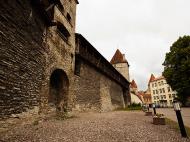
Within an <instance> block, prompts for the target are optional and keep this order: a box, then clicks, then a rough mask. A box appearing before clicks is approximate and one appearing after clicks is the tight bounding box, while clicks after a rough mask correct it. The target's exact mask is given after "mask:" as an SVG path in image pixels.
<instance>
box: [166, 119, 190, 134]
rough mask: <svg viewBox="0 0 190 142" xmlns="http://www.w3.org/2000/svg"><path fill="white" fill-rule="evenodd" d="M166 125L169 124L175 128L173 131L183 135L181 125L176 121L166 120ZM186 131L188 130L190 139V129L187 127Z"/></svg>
mask: <svg viewBox="0 0 190 142" xmlns="http://www.w3.org/2000/svg"><path fill="white" fill-rule="evenodd" d="M166 124H168V125H169V126H170V127H171V128H173V129H175V130H177V131H178V132H179V133H181V132H180V128H179V124H178V123H177V122H176V121H173V120H171V119H169V118H166ZM185 130H186V133H187V135H188V137H190V127H187V126H185Z"/></svg>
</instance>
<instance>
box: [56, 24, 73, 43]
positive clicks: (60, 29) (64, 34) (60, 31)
mask: <svg viewBox="0 0 190 142" xmlns="http://www.w3.org/2000/svg"><path fill="white" fill-rule="evenodd" d="M57 31H58V34H59V35H60V36H61V37H62V38H63V39H64V40H65V41H68V40H69V37H70V33H69V31H68V30H67V29H66V27H65V26H64V25H63V24H61V23H60V22H58V23H57Z"/></svg>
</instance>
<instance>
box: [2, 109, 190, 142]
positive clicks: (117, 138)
mask: <svg viewBox="0 0 190 142" xmlns="http://www.w3.org/2000/svg"><path fill="white" fill-rule="evenodd" d="M0 141H3V142H4V141H5V142H190V140H189V139H185V138H181V135H180V134H179V133H178V132H176V131H175V130H173V129H171V127H170V126H168V125H153V124H152V117H151V116H144V113H143V112H139V111H136V112H124V111H115V112H109V113H82V114H79V115H78V116H77V117H76V118H72V119H67V120H56V119H50V120H47V121H43V122H40V123H39V124H35V125H34V124H33V125H23V126H20V127H16V128H14V129H12V130H11V131H9V132H7V133H6V134H5V135H4V136H3V137H1V138H0Z"/></svg>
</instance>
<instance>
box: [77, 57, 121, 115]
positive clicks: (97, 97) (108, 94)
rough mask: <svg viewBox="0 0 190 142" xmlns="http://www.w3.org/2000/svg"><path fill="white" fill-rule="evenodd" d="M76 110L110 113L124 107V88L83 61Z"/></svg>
mask: <svg viewBox="0 0 190 142" xmlns="http://www.w3.org/2000/svg"><path fill="white" fill-rule="evenodd" d="M78 84H79V88H78V90H77V94H76V108H77V109H78V110H80V111H100V112H104V111H110V110H113V109H115V108H118V107H124V100H123V90H122V87H121V86H120V85H119V84H117V83H115V82H113V81H112V80H110V79H109V78H108V77H106V76H105V75H104V74H102V73H101V72H99V71H98V70H96V69H95V68H94V67H93V66H90V64H88V63H86V62H85V61H82V63H81V68H80V77H79V79H78Z"/></svg>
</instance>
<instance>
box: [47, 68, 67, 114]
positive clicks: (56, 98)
mask: <svg viewBox="0 0 190 142" xmlns="http://www.w3.org/2000/svg"><path fill="white" fill-rule="evenodd" d="M68 88H69V80H68V77H67V75H66V73H65V72H64V71H63V70H61V69H56V70H54V71H53V73H52V74H51V76H50V88H49V98H48V103H49V105H50V106H54V107H55V108H56V110H59V111H65V109H66V107H67V100H68Z"/></svg>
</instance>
